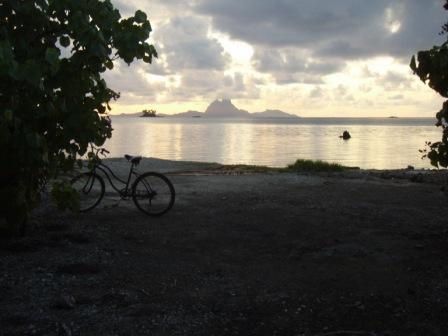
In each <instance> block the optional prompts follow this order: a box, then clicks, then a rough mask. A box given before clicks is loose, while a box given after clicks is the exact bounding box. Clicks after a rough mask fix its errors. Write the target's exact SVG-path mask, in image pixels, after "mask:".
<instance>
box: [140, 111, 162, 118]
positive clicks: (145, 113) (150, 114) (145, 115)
mask: <svg viewBox="0 0 448 336" xmlns="http://www.w3.org/2000/svg"><path fill="white" fill-rule="evenodd" d="M156 117H158V115H157V111H156V110H153V109H150V110H146V109H145V110H143V111H142V115H141V116H140V118H156Z"/></svg>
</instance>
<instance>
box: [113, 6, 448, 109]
mask: <svg viewBox="0 0 448 336" xmlns="http://www.w3.org/2000/svg"><path fill="white" fill-rule="evenodd" d="M111 1H112V3H113V4H114V5H115V6H116V7H117V8H118V9H119V10H120V12H121V14H122V16H123V17H127V16H130V15H133V14H134V13H135V11H136V10H137V9H140V10H143V11H144V12H146V13H147V14H148V17H149V20H150V22H151V25H152V27H153V32H152V34H151V38H150V41H151V43H152V44H154V46H155V47H156V49H157V51H158V54H159V57H158V58H157V59H155V60H154V62H153V64H150V65H148V64H145V63H143V62H134V63H132V64H131V65H130V66H128V65H126V64H125V63H122V62H116V63H115V68H114V70H112V71H109V72H107V73H106V74H105V78H106V81H107V83H108V84H109V86H110V87H111V88H112V89H113V90H115V91H118V92H120V93H121V98H120V99H119V100H118V101H117V102H115V103H114V104H112V108H113V111H112V114H120V113H135V112H139V111H141V110H142V109H156V110H157V112H159V113H167V114H172V113H178V112H184V111H187V110H196V111H204V110H205V109H206V108H207V106H208V105H209V104H210V103H211V102H212V101H213V100H215V99H231V100H232V102H233V103H234V104H235V105H236V106H237V107H238V108H242V109H245V110H248V111H249V112H261V111H264V110H266V109H279V110H282V111H285V112H288V113H293V114H297V115H299V116H303V117H387V116H392V115H393V116H398V117H433V116H434V115H435V113H436V112H437V111H438V110H439V109H440V107H441V104H442V101H443V99H442V98H441V97H439V96H438V95H437V94H436V93H435V92H433V91H432V90H431V89H430V88H429V87H427V86H426V85H425V84H424V83H422V82H421V81H420V80H419V79H418V77H417V76H415V75H413V74H412V71H411V70H410V68H409V63H410V59H411V56H412V55H413V54H415V53H417V52H418V51H419V50H425V49H430V48H431V47H432V46H434V45H437V44H440V43H441V42H443V41H444V40H445V39H446V36H440V35H439V32H440V31H441V26H442V25H443V23H444V22H446V21H447V18H448V17H447V13H448V12H446V11H444V10H443V7H442V5H443V3H444V1H443V0H374V1H372V0H337V1H336V0H333V1H316V0H111Z"/></svg>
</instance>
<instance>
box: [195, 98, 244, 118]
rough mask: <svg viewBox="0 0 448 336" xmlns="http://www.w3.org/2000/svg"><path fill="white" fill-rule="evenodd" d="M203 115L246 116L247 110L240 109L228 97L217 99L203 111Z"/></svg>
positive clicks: (219, 116) (216, 116) (215, 116)
mask: <svg viewBox="0 0 448 336" xmlns="http://www.w3.org/2000/svg"><path fill="white" fill-rule="evenodd" d="M204 117H214V118H248V117H250V115H249V112H247V111H245V110H240V109H238V108H236V106H235V105H233V104H232V101H231V100H230V99H217V100H215V101H214V102H213V103H211V104H210V105H209V106H208V107H207V109H206V110H205V112H204Z"/></svg>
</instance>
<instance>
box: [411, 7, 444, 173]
mask: <svg viewBox="0 0 448 336" xmlns="http://www.w3.org/2000/svg"><path fill="white" fill-rule="evenodd" d="M444 8H445V9H446V10H448V0H446V3H445V5H444ZM446 33H448V23H447V24H445V25H444V26H443V27H442V32H441V34H446ZM410 67H411V69H412V70H413V71H414V73H415V74H416V75H417V76H418V77H420V79H421V80H422V81H423V82H424V83H425V84H428V85H429V87H430V88H432V89H433V90H435V91H436V92H438V93H439V94H440V95H441V96H442V97H444V98H448V41H446V42H445V43H443V44H442V45H441V46H434V47H433V48H432V49H430V50H424V51H419V52H418V53H417V57H415V56H412V59H411V64H410ZM436 118H437V123H436V125H437V126H439V127H441V128H442V132H443V134H442V140H441V141H438V142H434V143H431V142H427V148H426V149H424V150H422V153H424V154H425V155H424V156H425V157H428V158H429V160H430V161H431V164H432V165H433V166H435V167H440V166H441V167H445V168H446V167H448V100H447V101H445V102H444V103H443V106H442V109H441V110H440V111H439V112H438V113H437V114H436Z"/></svg>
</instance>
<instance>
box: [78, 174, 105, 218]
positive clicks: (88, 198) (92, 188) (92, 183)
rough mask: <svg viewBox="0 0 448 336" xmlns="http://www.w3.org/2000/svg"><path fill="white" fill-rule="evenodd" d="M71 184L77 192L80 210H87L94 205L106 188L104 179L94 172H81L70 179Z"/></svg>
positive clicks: (100, 198) (98, 201)
mask: <svg viewBox="0 0 448 336" xmlns="http://www.w3.org/2000/svg"><path fill="white" fill-rule="evenodd" d="M71 185H72V187H73V189H75V190H76V191H77V192H78V194H79V203H80V204H79V205H80V206H79V211H80V212H87V211H90V210H92V209H93V208H94V207H96V206H97V205H98V203H100V201H101V200H102V198H103V196H104V191H105V189H106V188H105V186H104V180H103V179H102V178H101V176H99V175H97V174H95V173H82V174H80V175H78V176H76V177H74V178H73V179H72V180H71Z"/></svg>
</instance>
